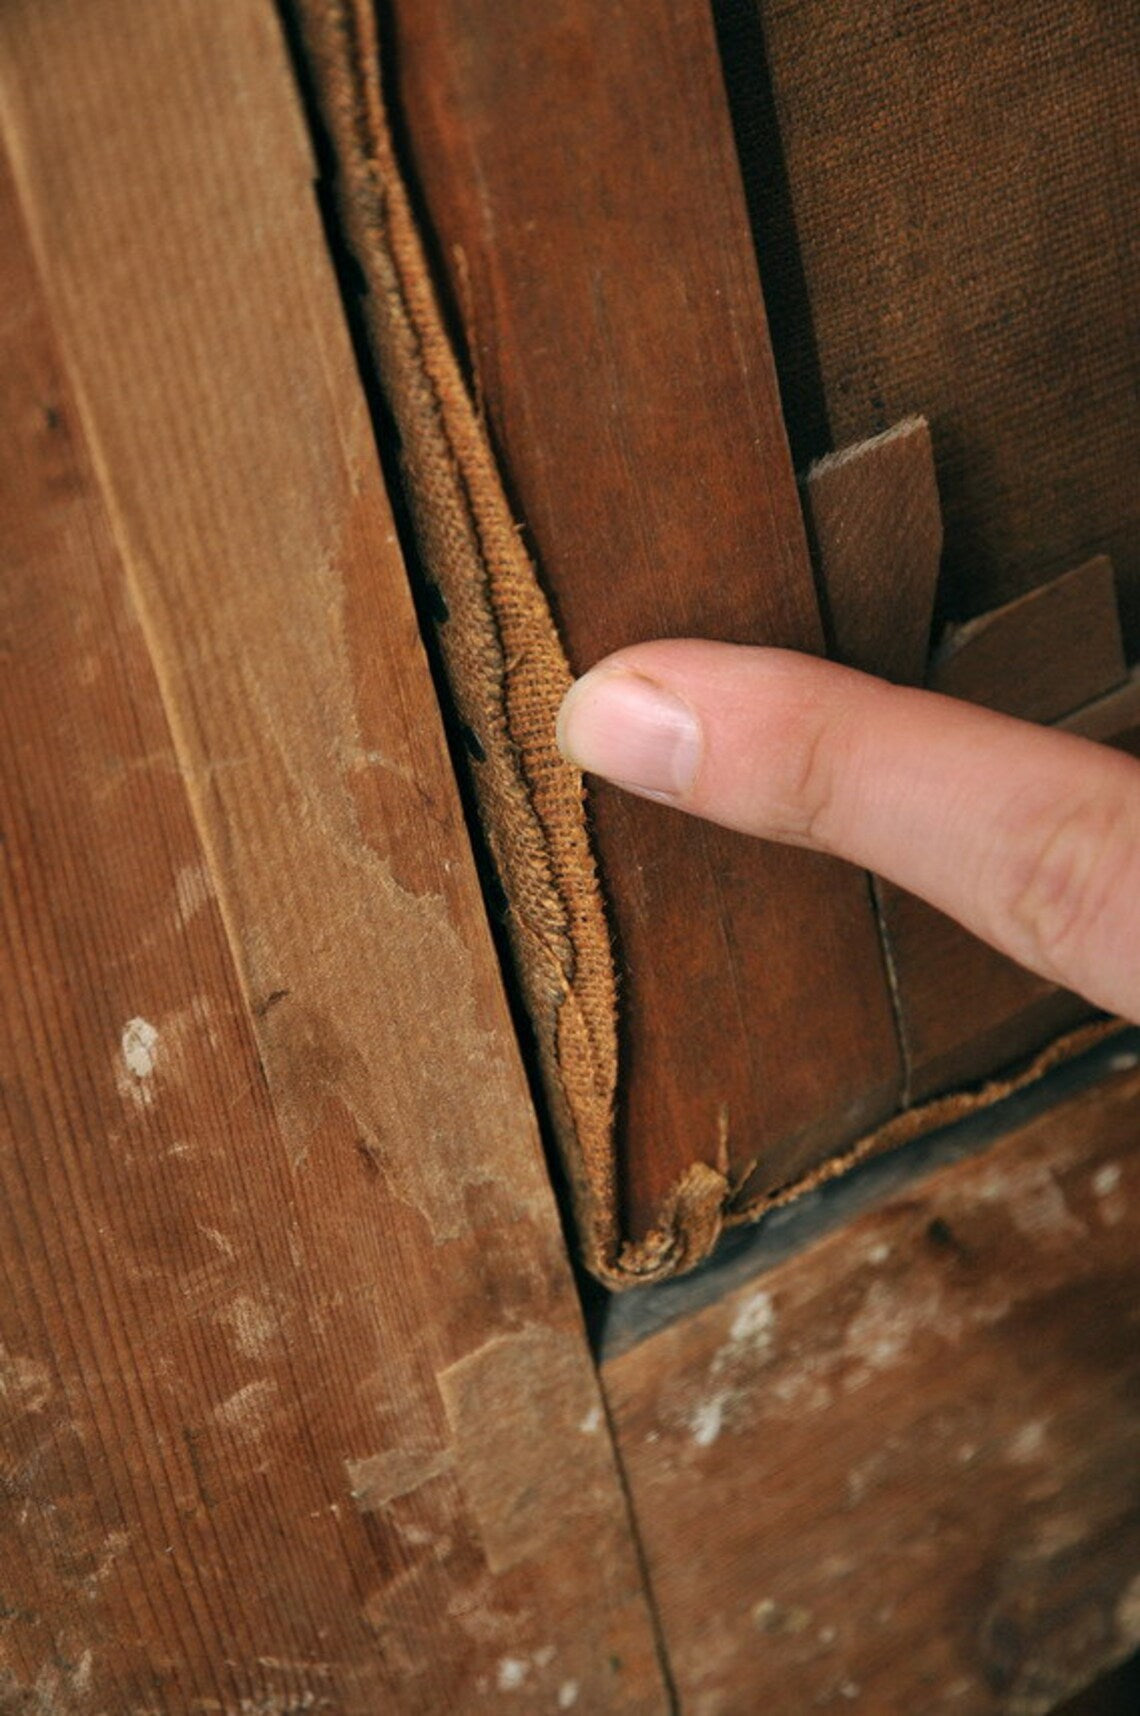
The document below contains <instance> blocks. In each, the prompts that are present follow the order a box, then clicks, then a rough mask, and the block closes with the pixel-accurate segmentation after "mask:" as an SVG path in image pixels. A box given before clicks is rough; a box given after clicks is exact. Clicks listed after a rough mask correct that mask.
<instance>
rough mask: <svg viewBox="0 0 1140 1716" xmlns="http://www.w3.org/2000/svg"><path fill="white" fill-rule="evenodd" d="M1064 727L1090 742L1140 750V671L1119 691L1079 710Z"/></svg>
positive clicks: (1134, 670)
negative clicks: (1095, 741)
mask: <svg viewBox="0 0 1140 1716" xmlns="http://www.w3.org/2000/svg"><path fill="white" fill-rule="evenodd" d="M1060 725H1061V726H1062V727H1064V728H1066V729H1067V730H1068V731H1069V732H1070V733H1080V734H1082V735H1083V736H1084V738H1086V739H1096V740H1098V741H1100V743H1102V744H1106V745H1119V746H1120V747H1121V749H1122V750H1126V751H1133V752H1135V751H1136V750H1137V749H1138V748H1140V669H1133V671H1132V673H1131V675H1130V676H1129V678H1128V680H1127V681H1126V682H1125V684H1124V685H1122V686H1121V687H1120V688H1119V690H1117V691H1110V692H1109V694H1108V696H1107V697H1098V698H1097V700H1096V702H1095V703H1090V704H1088V706H1087V707H1086V708H1084V709H1078V710H1076V711H1075V712H1074V713H1073V714H1072V715H1070V716H1068V717H1067V718H1066V719H1065V720H1064V721H1062V722H1061V723H1060Z"/></svg>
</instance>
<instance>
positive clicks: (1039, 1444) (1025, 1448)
mask: <svg viewBox="0 0 1140 1716" xmlns="http://www.w3.org/2000/svg"><path fill="white" fill-rule="evenodd" d="M1045 1428H1046V1427H1045V1422H1044V1420H1043V1419H1040V1418H1034V1419H1031V1420H1030V1422H1029V1423H1028V1424H1023V1425H1022V1426H1021V1428H1020V1430H1018V1431H1016V1432H1015V1434H1014V1435H1012V1436H1011V1437H1010V1439H1009V1449H1008V1452H1009V1458H1010V1459H1011V1460H1015V1461H1016V1462H1017V1464H1018V1465H1022V1466H1023V1465H1029V1464H1031V1463H1032V1462H1033V1461H1034V1460H1037V1459H1040V1457H1041V1454H1042V1452H1043V1451H1044V1447H1045Z"/></svg>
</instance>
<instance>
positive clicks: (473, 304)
mask: <svg viewBox="0 0 1140 1716" xmlns="http://www.w3.org/2000/svg"><path fill="white" fill-rule="evenodd" d="M390 13H391V17H392V19H393V24H394V35H393V39H392V43H391V47H392V53H393V59H394V65H395V76H394V93H395V98H396V100H397V102H398V105H399V108H400V112H401V116H402V122H403V128H404V136H405V140H406V144H407V151H408V159H409V161H410V163H411V168H412V171H413V174H414V177H415V178H416V180H417V181H418V184H419V188H420V192H421V194H422V198H423V203H424V207H425V209H426V213H427V218H428V224H429V226H430V228H431V230H432V233H433V236H434V240H435V254H436V257H437V260H438V263H439V266H440V270H441V275H442V277H443V280H444V283H445V286H446V287H447V288H449V290H450V296H451V300H452V303H453V306H454V310H455V314H456V318H457V323H458V325H459V326H460V328H461V330H462V334H463V336H464V338H465V342H466V348H467V352H468V355H469V360H470V368H471V373H472V378H473V386H474V388H475V390H476V392H477V395H478V398H479V399H480V401H481V403H482V405H483V407H484V409H485V411H486V414H487V420H488V423H489V425H490V428H491V431H492V434H493V436H494V439H495V442H496V445H497V447H498V450H499V452H500V454H501V457H502V461H503V465H504V469H505V472H506V478H507V482H508V486H509V488H510V491H511V492H512V494H513V496H514V498H515V500H516V502H517V505H518V510H519V514H520V517H521V518H522V520H523V521H524V523H525V527H526V531H527V536H528V540H529V542H530V544H531V546H532V547H533V549H534V551H535V553H536V557H537V561H538V565H539V570H540V573H541V576H542V578H543V580H544V583H545V587H546V588H547V590H548V592H549V594H550V597H551V600H552V602H553V605H554V609H555V612H556V615H557V617H558V620H559V622H560V627H561V631H562V635H563V637H564V640H565V642H566V646H567V649H568V652H569V655H570V659H571V663H572V665H573V666H574V668H575V669H576V670H578V671H580V670H582V669H584V668H586V667H588V666H589V665H590V664H591V663H592V662H594V661H595V660H597V658H598V657H599V656H601V655H603V654H604V653H606V652H607V651H608V650H611V649H613V648H616V647H617V646H618V645H621V644H627V643H631V642H633V641H635V640H636V639H639V638H647V637H653V636H661V635H666V636H668V635H677V634H682V635H683V634H685V633H689V634H693V633H695V634H699V635H702V636H710V637H720V638H729V639H735V640H737V641H742V642H746V641H750V640H752V641H764V642H768V643H783V644H789V645H796V646H798V647H800V648H806V649H818V648H819V647H820V646H821V641H822V640H821V633H820V625H819V618H818V612H817V608H816V603H815V598H814V593H813V588H812V578H811V571H810V566H809V563H808V559H807V554H806V547H805V542H804V533H803V525H802V519H801V515H800V510H799V504H798V499H797V495H796V489H795V484H794V480H793V477H792V472H791V468H790V462H789V457H788V451H787V445H786V441H785V437H784V430H783V424H782V419H781V414H780V407H779V400H778V396H777V392H776V386H775V379H774V375H773V370H772V363H771V354H770V350H769V345H768V339H767V332H766V328H765V323H764V312H763V305H762V302H761V297H760V290H759V282H758V280H757V278H756V272H755V263H754V259H753V256H752V252H751V244H750V242H749V238H748V230H747V217H746V213H745V209H744V203H743V198H742V194H741V189H740V183H739V176H738V169H737V164H736V159H735V153H734V149H733V144H732V138H731V134H730V128H729V124H728V118H727V114H726V110H725V103H724V93H723V86H722V81H721V73H720V68H719V65H718V62H717V55H716V48H715V42H714V40H713V35H712V28H711V23H710V19H709V16H708V13H707V9H706V8H705V6H704V5H702V4H700V3H699V0H670V3H669V4H668V5H665V6H661V7H654V6H638V7H628V8H616V9H615V8H613V7H609V6H605V5H603V4H601V3H600V0H559V3H558V4H556V5H553V6H543V7H534V6H531V5H527V4H523V3H522V0H508V3H506V4H504V3H502V0H495V3H494V4H490V3H489V0H430V3H428V4H424V3H422V0H416V3H415V4H403V3H401V0H397V4H396V5H395V6H393V7H392V8H391V9H390ZM590 803H591V809H592V815H593V821H594V828H595V833H596V840H597V848H598V851H599V855H600V858H601V864H602V870H603V876H604V881H605V885H606V889H607V892H608V895H609V899H610V902H611V905H612V908H613V921H614V927H615V935H616V946H617V951H618V957H619V963H620V973H621V986H620V992H619V993H620V1003H621V1031H622V1044H621V1047H622V1085H623V1095H624V1108H623V1113H622V1114H621V1117H620V1124H621V1152H622V1158H623V1162H624V1170H625V1187H624V1198H625V1205H626V1212H627V1219H628V1222H629V1225H630V1228H631V1230H632V1232H633V1233H634V1234H637V1233H640V1232H643V1231H644V1230H645V1228H646V1227H647V1226H648V1225H649V1224H650V1223H651V1221H652V1218H653V1215H654V1212H655V1210H656V1208H657V1206H658V1205H659V1203H660V1202H661V1200H662V1198H663V1197H664V1195H665V1194H666V1193H667V1192H668V1190H669V1188H670V1187H671V1185H672V1184H673V1182H674V1181H675V1180H676V1179H677V1177H678V1175H679V1174H680V1173H681V1171H682V1170H683V1169H684V1168H686V1167H687V1166H688V1164H689V1163H690V1162H692V1161H693V1160H694V1159H702V1158H703V1159H704V1160H707V1161H710V1162H712V1163H714V1164H717V1165H721V1166H727V1167H728V1169H729V1171H730V1173H731V1174H732V1175H733V1176H734V1177H737V1178H739V1177H743V1176H744V1175H746V1174H747V1173H748V1172H749V1171H750V1170H751V1169H752V1168H753V1166H754V1165H755V1163H756V1162H757V1160H759V1162H760V1164H761V1169H760V1172H761V1175H762V1176H763V1177H764V1178H765V1180H766V1181H767V1183H769V1184H772V1185H777V1184H780V1183H782V1182H785V1181H787V1180H788V1179H789V1178H792V1177H794V1175H795V1174H796V1172H797V1171H798V1170H800V1169H802V1168H803V1167H805V1166H807V1165H808V1164H810V1163H812V1162H815V1161H817V1160H819V1159H820V1157H821V1156H826V1155H827V1154H828V1153H829V1152H830V1150H831V1149H832V1148H833V1147H834V1146H836V1145H837V1144H839V1143H840V1142H842V1141H843V1140H846V1139H849V1138H851V1137H853V1136H854V1135H856V1134H857V1133H858V1132H859V1131H860V1130H862V1129H864V1128H866V1127H867V1126H869V1125H870V1124H872V1123H873V1122H874V1121H875V1120H876V1119H877V1118H880V1117H882V1115H884V1114H885V1113H887V1112H889V1111H890V1110H891V1108H892V1107H893V1105H894V1102H895V1100H896V1096H897V1091H898V1083H899V1066H898V1049H897V1044H896V1042H895V1037H894V1029H893V1023H892V1020H891V1015H890V1007H889V1000H888V996H887V991H886V984H885V979H884V974H883V970H882V964H881V957H880V953H879V949H878V945H877V940H876V935H875V927H874V922H873V918H872V915H871V910H870V905H869V898H868V892H867V885H866V881H865V879H864V878H863V877H862V876H860V875H858V874H856V873H855V872H853V871H850V870H846V869H844V868H842V867H840V866H838V865H837V864H835V863H833V862H829V861H827V860H824V859H820V858H816V857H812V856H808V855H806V854H804V853H801V852H790V851H786V850H785V851H780V850H777V849H774V848H771V847H767V848H765V847H761V846H758V845H756V844H753V843H749V842H748V841H746V840H744V839H743V838H741V837H739V836H734V835H732V834H729V833H726V832H725V831H723V830H717V829H713V828H710V827H702V826H700V825H699V824H697V823H695V822H692V821H690V820H685V819H683V818H681V817H679V816H676V815H673V814H671V813H669V812H667V811H663V810H662V809H660V808H659V807H657V806H654V805H650V804H647V803H645V802H644V801H638V800H634V799H631V798H629V797H628V796H626V795H622V794H620V793H618V792H616V791H613V790H610V789H608V788H606V787H603V786H598V787H597V788H596V789H593V790H592V791H591V795H590Z"/></svg>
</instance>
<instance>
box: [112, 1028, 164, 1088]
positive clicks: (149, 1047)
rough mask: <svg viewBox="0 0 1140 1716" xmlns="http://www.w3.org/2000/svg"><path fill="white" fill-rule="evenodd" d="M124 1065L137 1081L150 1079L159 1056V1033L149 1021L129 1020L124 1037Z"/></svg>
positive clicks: (124, 1030) (124, 1029)
mask: <svg viewBox="0 0 1140 1716" xmlns="http://www.w3.org/2000/svg"><path fill="white" fill-rule="evenodd" d="M121 1040H122V1046H123V1064H124V1066H125V1067H126V1069H127V1071H128V1072H129V1073H133V1074H134V1076H135V1078H137V1079H147V1078H150V1076H151V1074H152V1073H153V1072H154V1063H155V1060H156V1059H157V1056H158V1032H157V1031H156V1030H155V1028H154V1026H153V1025H152V1024H151V1023H150V1021H149V1020H147V1019H128V1020H127V1022H126V1024H125V1025H124V1026H123V1035H122V1039H121Z"/></svg>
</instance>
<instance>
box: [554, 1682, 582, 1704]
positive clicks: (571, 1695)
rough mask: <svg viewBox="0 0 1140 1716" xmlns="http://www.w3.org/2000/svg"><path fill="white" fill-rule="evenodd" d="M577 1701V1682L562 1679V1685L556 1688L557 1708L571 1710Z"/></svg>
mask: <svg viewBox="0 0 1140 1716" xmlns="http://www.w3.org/2000/svg"><path fill="white" fill-rule="evenodd" d="M577 1702H578V1682H577V1681H576V1680H564V1681H563V1682H562V1685H561V1686H560V1687H559V1688H558V1708H559V1710H573V1708H574V1706H575V1704H577Z"/></svg>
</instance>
